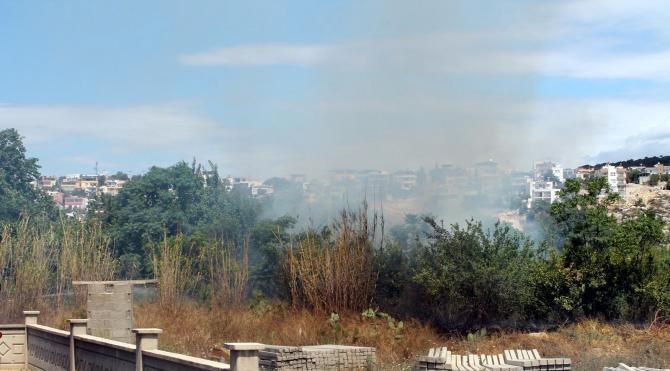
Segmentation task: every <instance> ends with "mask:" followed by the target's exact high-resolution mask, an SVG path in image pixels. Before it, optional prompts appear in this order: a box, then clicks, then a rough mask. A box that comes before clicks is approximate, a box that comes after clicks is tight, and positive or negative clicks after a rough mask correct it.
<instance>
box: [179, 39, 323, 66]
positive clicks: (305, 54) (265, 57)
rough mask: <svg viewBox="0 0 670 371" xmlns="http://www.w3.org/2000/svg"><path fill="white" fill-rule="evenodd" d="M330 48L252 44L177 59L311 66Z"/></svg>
mask: <svg viewBox="0 0 670 371" xmlns="http://www.w3.org/2000/svg"><path fill="white" fill-rule="evenodd" d="M332 49H333V47H330V46H322V45H291V44H252V45H239V46H231V47H226V48H219V49H215V50H211V51H207V52H202V53H195V54H185V55H182V56H180V57H179V60H180V62H181V63H183V64H187V65H200V66H215V65H232V66H258V65H271V64H287V65H292V64H295V65H314V64H319V63H322V62H324V61H326V60H327V59H328V57H329V56H330V55H332Z"/></svg>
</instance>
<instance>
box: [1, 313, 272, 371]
mask: <svg viewBox="0 0 670 371" xmlns="http://www.w3.org/2000/svg"><path fill="white" fill-rule="evenodd" d="M29 313H30V315H26V324H25V325H12V326H8V325H5V326H2V327H0V329H2V332H3V337H2V338H0V354H1V353H3V352H4V353H5V354H6V355H7V356H2V357H0V369H8V370H21V369H24V368H27V369H30V370H42V371H75V370H76V371H103V370H104V371H136V370H138V371H139V370H150V371H173V370H180V371H181V370H183V371H199V370H206V371H218V370H234V371H235V370H237V371H258V358H257V356H258V350H255V351H254V350H251V351H249V350H248V349H247V348H248V346H249V344H247V343H231V344H226V345H227V346H232V348H231V357H233V356H235V358H236V359H239V360H240V361H244V360H248V359H249V358H248V357H246V356H245V355H246V354H248V352H251V355H252V359H255V360H256V361H255V365H252V366H251V367H249V366H246V367H235V365H233V366H232V367H231V365H229V364H226V363H221V362H215V361H210V360H206V359H201V358H196V357H189V356H185V355H182V354H177V353H171V352H165V351H162V350H158V334H160V333H161V330H159V329H136V330H133V331H134V332H136V336H137V339H136V340H137V341H136V343H137V345H134V344H129V343H123V342H120V341H114V340H108V339H104V338H100V337H96V336H91V335H86V322H87V321H86V320H71V331H69V332H68V331H62V330H58V329H54V328H51V327H47V326H42V325H38V324H37V313H38V312H29ZM8 341H11V345H10V344H6V345H5V346H3V345H2V344H5V343H7V342H8ZM239 344H243V345H244V346H245V349H247V350H246V352H247V353H244V354H242V353H240V352H238V351H236V350H235V345H239ZM24 346H25V348H24ZM254 346H256V347H257V348H258V349H260V347H261V345H260V344H258V345H254ZM5 347H6V348H7V350H5ZM252 347H253V346H252ZM24 349H25V350H27V351H26V352H24ZM10 354H11V356H9V355H10ZM238 364H242V363H240V362H238ZM246 364H247V365H248V363H246Z"/></svg>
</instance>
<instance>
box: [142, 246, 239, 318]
mask: <svg viewBox="0 0 670 371" xmlns="http://www.w3.org/2000/svg"><path fill="white" fill-rule="evenodd" d="M248 255H249V245H248V242H245V243H244V244H243V246H242V247H241V248H238V247H236V246H235V245H234V244H231V243H227V242H225V241H224V240H222V239H215V240H208V241H206V242H205V243H204V244H200V245H196V244H195V243H191V242H188V241H187V240H186V238H185V237H184V236H182V235H177V236H175V237H167V236H165V237H164V238H163V240H162V241H161V243H160V244H158V245H157V247H156V248H155V249H154V251H153V255H152V265H153V272H154V274H155V276H156V278H157V279H158V281H159V284H158V287H159V303H160V305H161V307H163V308H172V309H173V310H179V309H180V308H181V306H182V304H183V303H184V301H187V300H190V299H192V298H194V297H198V298H200V299H207V300H209V302H210V303H211V305H213V306H219V307H226V308H228V307H235V306H239V305H241V304H242V303H243V301H244V299H245V297H246V291H247V286H248V282H249V258H248Z"/></svg>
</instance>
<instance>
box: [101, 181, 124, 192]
mask: <svg viewBox="0 0 670 371" xmlns="http://www.w3.org/2000/svg"><path fill="white" fill-rule="evenodd" d="M125 183H126V182H125V181H123V180H108V181H106V182H105V184H104V185H103V186H102V187H100V193H102V194H106V195H110V196H116V195H118V194H119V191H121V189H122V188H123V185H124V184H125Z"/></svg>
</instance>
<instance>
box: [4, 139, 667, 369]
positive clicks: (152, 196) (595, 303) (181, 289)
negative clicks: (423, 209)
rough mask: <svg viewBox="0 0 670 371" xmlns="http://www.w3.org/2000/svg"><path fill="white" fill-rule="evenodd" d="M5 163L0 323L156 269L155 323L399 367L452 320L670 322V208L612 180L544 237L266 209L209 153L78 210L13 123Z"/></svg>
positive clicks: (572, 197)
mask: <svg viewBox="0 0 670 371" xmlns="http://www.w3.org/2000/svg"><path fill="white" fill-rule="evenodd" d="M0 159H2V160H3V161H2V162H1V164H2V165H0V172H1V173H0V182H2V184H1V185H2V187H0V201H1V202H0V205H1V206H0V207H1V210H0V222H1V223H2V224H1V226H0V232H1V233H0V272H1V277H0V301H2V302H3V303H10V304H9V305H3V306H2V307H0V319H7V318H15V317H16V316H17V315H18V314H19V313H20V311H21V310H23V309H26V308H38V309H44V310H47V311H48V309H55V311H56V312H57V311H63V310H64V308H66V307H68V308H71V307H72V305H74V307H75V308H76V306H77V304H81V300H78V299H79V298H78V297H77V295H76V294H77V293H76V290H74V288H73V287H72V281H73V280H102V279H110V278H113V277H115V278H135V277H156V278H158V279H159V280H160V295H159V304H160V312H159V313H160V314H159V315H158V316H155V317H151V316H150V315H149V314H148V312H150V311H144V312H142V311H140V316H141V317H140V320H139V322H140V323H142V324H147V325H149V324H150V325H153V326H160V327H165V328H170V327H171V326H175V325H183V322H182V321H181V320H179V321H177V320H176V318H175V317H174V316H175V315H176V313H183V312H184V311H186V312H189V311H190V313H192V314H193V317H194V318H198V316H201V317H204V318H208V319H207V320H203V321H202V323H204V324H205V325H204V326H206V329H201V330H199V331H201V332H202V333H203V334H204V335H202V334H201V335H202V336H207V339H209V340H208V341H205V342H203V344H209V343H211V342H213V341H220V340H222V338H221V337H217V336H225V337H227V339H226V340H250V339H251V338H253V339H254V340H258V341H263V342H268V343H277V342H281V343H308V342H323V341H336V342H343V343H351V344H362V345H374V346H378V347H380V349H382V350H381V352H382V354H385V356H384V357H388V358H387V359H388V360H390V361H392V362H395V361H398V362H400V361H401V360H404V359H407V358H408V357H411V356H412V355H413V354H414V353H415V352H417V351H419V350H421V351H423V350H425V348H427V347H428V346H429V345H430V344H432V343H431V342H433V341H434V342H438V341H439V342H443V341H444V339H443V338H440V336H442V335H444V334H447V333H451V334H454V335H455V336H462V335H466V334H468V333H470V334H472V335H471V336H470V338H471V342H472V343H474V344H475V345H476V344H483V342H480V340H482V338H483V340H482V341H485V339H487V337H488V336H490V335H485V333H484V332H483V331H479V330H480V329H481V328H496V329H501V328H504V329H509V330H518V329H537V328H550V327H551V326H554V325H556V324H561V325H564V324H566V323H577V325H572V327H568V328H571V329H573V330H565V329H564V330H561V331H563V332H562V333H563V334H566V333H565V331H568V333H569V331H574V332H575V333H576V334H577V335H574V336H577V337H578V336H582V335H579V334H581V333H580V332H579V331H581V330H578V329H579V326H582V325H581V324H580V323H585V322H583V321H585V319H588V318H599V319H604V320H628V321H635V322H647V323H649V324H651V325H653V326H652V328H653V329H654V331H656V330H657V329H660V328H663V326H664V325H665V324H667V323H668V321H669V319H670V317H669V316H670V252H669V250H668V246H667V242H668V240H667V236H666V234H665V232H664V228H665V226H664V224H663V221H662V220H661V219H660V218H658V217H657V216H656V215H654V214H653V213H650V212H644V213H642V212H640V213H638V214H635V215H633V216H628V217H625V218H623V219H617V217H615V216H614V215H613V213H612V212H611V210H612V206H613V205H614V203H616V202H617V201H618V195H616V194H613V193H610V192H609V189H608V185H607V182H606V180H605V179H604V178H593V179H590V180H588V181H587V182H585V183H582V182H580V181H579V180H575V179H572V180H567V181H566V182H565V184H564V189H563V191H562V193H561V198H560V201H558V202H555V203H554V204H551V205H549V204H544V205H541V207H539V208H537V209H534V210H532V211H531V213H530V214H529V217H532V218H533V219H534V220H535V221H536V222H538V224H540V225H541V229H542V230H543V231H544V232H545V236H546V238H545V240H544V241H542V242H534V241H532V240H530V239H529V238H528V237H527V236H525V235H523V234H521V233H520V232H518V231H516V230H513V229H511V228H510V227H507V226H503V225H498V224H496V225H494V226H492V227H491V228H485V227H484V226H483V225H482V223H480V222H477V221H475V220H469V221H466V222H465V223H464V224H463V225H459V224H453V225H449V226H446V227H445V226H444V225H442V224H441V223H438V222H437V221H435V220H434V219H432V218H431V217H429V216H423V217H419V216H415V215H409V216H407V218H406V222H405V223H404V224H403V225H398V226H394V227H393V228H391V229H390V231H389V232H388V233H387V232H386V231H385V229H384V220H383V217H377V215H376V214H375V213H373V212H371V211H369V210H368V209H367V206H366V205H365V204H363V205H362V206H361V208H360V209H358V210H355V211H352V210H344V211H342V212H341V213H340V214H339V215H338V216H337V217H336V218H335V219H334V220H332V223H330V224H329V225H326V226H323V227H321V228H316V227H311V228H308V229H307V230H297V229H296V228H295V223H296V220H295V219H294V218H292V217H289V216H284V217H280V218H277V219H262V218H261V215H262V214H261V212H262V205H261V204H259V203H258V202H257V201H255V200H253V199H250V198H248V197H246V196H244V195H241V194H238V193H237V192H229V191H227V190H226V189H225V186H224V184H223V183H222V182H221V180H220V178H219V175H218V171H217V168H216V166H215V165H213V164H211V163H210V164H209V167H208V170H205V169H204V168H203V167H202V166H200V165H197V164H196V163H195V161H194V162H193V163H192V164H187V163H185V162H180V163H177V164H175V165H173V166H170V167H167V168H160V167H153V168H152V169H150V170H149V172H147V173H146V174H144V175H142V176H139V177H134V178H133V179H131V180H130V181H129V182H128V183H127V184H126V186H125V187H124V188H123V190H122V191H121V192H120V193H119V195H118V196H116V197H100V198H99V199H98V200H97V202H96V203H95V205H94V207H93V208H92V210H91V212H90V213H89V215H88V217H87V218H86V219H85V220H83V221H78V220H73V219H68V218H65V217H59V216H58V214H57V213H56V212H55V210H54V208H53V206H52V205H51V203H50V200H49V199H48V198H47V197H46V196H45V195H44V194H43V193H41V192H39V191H37V190H35V188H33V187H32V186H31V185H30V182H31V181H33V180H35V179H36V178H37V176H38V175H39V174H38V172H37V171H38V167H37V160H36V159H26V158H25V148H24V147H23V145H22V143H21V138H20V137H19V136H18V134H17V133H16V131H13V130H5V131H2V132H0ZM117 176H118V177H119V178H123V174H118V175H117ZM274 182H276V184H277V185H280V181H279V180H275V181H274ZM48 201H49V202H48ZM72 293H74V296H72V295H71V294H72ZM68 298H73V300H69V299H68ZM52 312H54V311H53V310H52ZM141 313H144V314H141ZM235 316H238V317H239V318H240V319H236V318H237V317H235ZM185 317H189V318H190V316H185ZM233 317H235V318H233ZM180 318H183V316H182V317H180ZM243 320H246V321H247V322H240V321H243ZM289 320H291V321H294V323H293V324H292V325H289V324H288V321H289ZM242 323H244V325H242ZM586 323H589V322H586ZM249 324H251V325H249ZM272 326H274V327H272ZM215 330H216V332H215ZM607 331H614V332H616V331H619V330H611V329H608V330H607ZM631 331H632V330H631ZM215 333H216V334H219V335H217V336H215V335H213V334H215ZM438 333H439V334H441V335H438ZM474 334H477V335H474ZM515 336H516V335H515ZM519 336H520V335H519ZM561 336H563V335H561ZM565 336H568V337H569V336H573V335H565ZM512 338H513V339H516V338H514V337H512ZM562 339H563V340H565V339H566V338H562ZM617 339H619V340H620V338H617ZM619 340H617V341H619ZM514 341H516V340H514ZM524 341H525V340H524ZM557 341H558V340H557ZM575 341H577V342H579V341H581V340H579V339H577V340H575ZM191 343H199V342H191ZM458 344H460V343H458ZM550 345H551V344H550V343H549V344H547V345H546V346H550ZM554 345H555V344H554ZM477 346H479V345H477ZM538 346H539V347H541V346H540V345H538ZM174 347H175V348H179V349H180V350H181V349H182V348H180V347H183V348H184V349H187V350H189V351H191V352H204V350H201V349H195V350H194V349H191V348H189V345H188V344H181V345H180V344H174ZM482 348H485V347H484V346H482ZM455 349H458V345H456V348H455ZM468 349H472V347H468ZM477 349H479V348H477ZM656 351H657V350H654V352H656ZM566 354H567V355H570V354H571V353H569V352H568V353H566ZM654 354H657V353H654ZM196 355H201V354H196ZM594 364H596V363H594ZM598 364H599V363H598Z"/></svg>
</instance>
